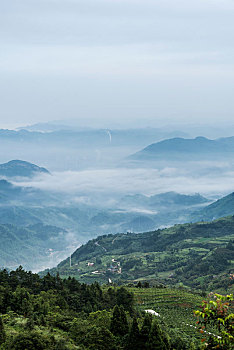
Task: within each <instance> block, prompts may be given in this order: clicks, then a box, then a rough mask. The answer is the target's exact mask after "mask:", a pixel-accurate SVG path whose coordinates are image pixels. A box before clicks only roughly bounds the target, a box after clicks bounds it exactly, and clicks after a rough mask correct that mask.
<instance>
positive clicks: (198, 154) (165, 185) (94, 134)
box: [0, 124, 234, 270]
mask: <svg viewBox="0 0 234 350" xmlns="http://www.w3.org/2000/svg"><path fill="white" fill-rule="evenodd" d="M40 128H41V130H39V129H40ZM28 129H29V130H24V129H23V130H19V131H14V130H1V131H0V141H1V144H2V147H3V153H2V155H1V159H2V161H3V162H4V161H5V163H3V164H0V178H1V179H0V224H1V225H13V226H14V227H13V226H12V235H9V240H7V241H6V242H5V241H4V240H5V238H4V237H5V236H4V235H3V238H2V242H5V243H4V249H5V250H6V249H9V250H11V246H12V247H13V246H14V254H13V256H12V257H11V260H9V261H8V260H7V258H6V255H2V256H3V257H4V258H2V260H1V261H0V265H2V266H9V267H12V266H17V264H19V262H20V261H22V264H23V265H25V266H27V268H32V269H34V270H39V269H42V268H45V267H53V266H55V265H56V264H57V263H58V262H59V261H61V259H63V258H64V257H65V256H68V255H69V254H70V253H72V252H73V251H74V250H75V249H76V248H77V247H79V246H80V245H81V244H84V243H85V242H87V241H88V240H89V239H92V238H93V237H97V236H98V235H102V234H110V233H112V234H115V233H118V232H124V233H126V232H145V231H151V230H155V229H158V228H163V227H168V226H172V225H174V224H181V223H185V222H196V221H198V220H213V219H216V218H220V217H222V216H226V215H232V214H233V207H234V205H233V201H232V196H229V197H224V198H223V199H220V198H221V197H223V196H225V195H226V194H228V193H230V192H232V191H233V188H234V180H233V179H234V177H233V174H234V164H233V163H232V157H233V155H234V154H233V153H234V141H233V140H234V139H233V138H232V137H230V138H222V139H217V140H209V139H207V138H204V137H196V138H195V139H189V138H184V137H187V136H188V135H185V134H184V133H183V132H180V131H168V132H165V130H164V131H162V130H160V129H127V130H109V129H108V130H107V129H103V130H95V129H87V128H84V129H79V130H78V129H75V128H74V129H72V128H70V127H67V128H65V127H64V130H61V129H59V127H57V126H55V127H50V126H48V125H47V124H45V125H39V126H33V127H32V128H30V127H29V128H28ZM31 130H33V131H31ZM175 136H176V137H175ZM168 137H171V138H168ZM160 139H161V141H159V142H156V141H157V140H160ZM4 149H5V151H4ZM13 154H14V156H12V158H10V155H13ZM19 155H24V157H21V158H20V157H19ZM17 158H18V160H12V159H17ZM31 159H33V163H31V162H30V160H31ZM36 164H38V165H36ZM136 164H137V165H136ZM47 165H51V167H50V166H47ZM224 179H225V181H224ZM217 199H219V202H217V203H216V200H217ZM213 202H214V203H213ZM211 203H213V204H211ZM35 225H36V226H35ZM38 225H39V226H38ZM39 227H40V228H41V229H40V230H41V231H40V230H39V231H38V228H39ZM36 228H37V229H36ZM43 228H45V229H43ZM4 230H5V231H4ZM7 230H8V226H6V227H5V226H4V227H3V228H2V232H8V231H7ZM22 230H26V231H25V232H27V235H28V236H27V242H26V241H24V239H23V240H22V237H24V236H21V237H20V236H19V240H17V239H15V237H16V236H17V234H19V235H20V232H24V231H22ZM43 230H44V231H45V232H46V233H45V235H44V238H43V242H42V241H40V232H42V231H43ZM50 230H51V234H52V237H53V239H52V238H51V235H50ZM38 232H39V233H38ZM53 232H54V233H53ZM13 233H14V234H13ZM56 234H58V237H57V238H56ZM38 235H39V236H38ZM10 237H11V238H10ZM13 237H14V238H13ZM30 237H31V238H30ZM0 240H1V236H0ZM37 245H38V246H40V249H38V250H37V249H35V247H36V246H37ZM7 247H8V248H7ZM27 247H30V249H31V253H30V254H31V255H30V254H29V255H30V256H32V255H33V254H34V256H35V259H34V260H31V258H28V257H27V256H28V255H27V249H28V248H27ZM17 252H18V253H17ZM23 257H24V258H23Z"/></svg>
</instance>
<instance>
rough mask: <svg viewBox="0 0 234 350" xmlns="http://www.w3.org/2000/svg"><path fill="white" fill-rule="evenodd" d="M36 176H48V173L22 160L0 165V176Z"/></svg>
mask: <svg viewBox="0 0 234 350" xmlns="http://www.w3.org/2000/svg"><path fill="white" fill-rule="evenodd" d="M38 174H49V171H48V170H47V169H45V168H42V167H39V166H37V165H35V164H32V163H29V162H25V161H23V160H11V161H9V162H8V163H4V164H0V176H5V177H17V176H20V177H33V176H35V175H38Z"/></svg>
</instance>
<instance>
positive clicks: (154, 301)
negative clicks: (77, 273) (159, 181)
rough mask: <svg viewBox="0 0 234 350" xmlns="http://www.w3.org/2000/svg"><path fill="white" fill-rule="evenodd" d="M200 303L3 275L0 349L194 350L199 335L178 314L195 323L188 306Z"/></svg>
mask: <svg viewBox="0 0 234 350" xmlns="http://www.w3.org/2000/svg"><path fill="white" fill-rule="evenodd" d="M169 296H171V298H172V299H171V300H172V301H173V302H172V303H170V300H169ZM188 301H189V302H190V307H188V306H186V307H185V304H186V305H187V304H188ZM144 303H145V304H144ZM199 303H201V297H199V296H194V295H192V294H191V293H187V292H185V291H181V290H180V291H178V290H173V289H166V288H132V287H110V286H107V285H105V286H103V287H100V285H99V284H97V283H94V284H92V285H87V284H81V283H79V282H78V281H77V280H76V279H74V278H71V277H69V278H68V279H64V280H62V279H61V278H60V277H59V276H58V275H57V276H55V277H53V276H51V275H49V274H47V275H46V276H45V277H43V278H40V277H39V275H38V274H33V273H31V272H25V271H24V270H23V269H22V267H19V268H18V269H17V270H16V271H11V272H10V273H8V272H7V271H6V270H2V271H0V349H4V350H7V349H9V350H13V349H15V350H20V349H22V350H26V349H28V350H29V349H30V350H34V349H35V350H38V349H39V350H40V349H52V350H58V349H60V350H69V349H79V350H104V349H105V350H134V349H142V350H151V349H152V350H153V349H165V350H173V349H174V350H177V349H178V350H179V349H185V350H186V349H192V348H195V349H198V348H199V344H200V340H199V337H200V334H199V333H198V332H197V331H196V329H195V328H192V327H191V328H190V327H187V328H188V329H187V328H186V327H184V329H183V327H181V322H182V313H181V312H180V310H183V317H184V316H185V318H183V322H184V321H185V322H187V320H188V317H190V319H189V321H190V320H191V322H192V323H191V324H194V322H195V321H196V318H195V317H193V318H191V317H192V314H193V311H192V307H194V308H196V307H197V306H198V305H199ZM167 304H169V305H167ZM151 305H152V307H155V308H158V306H159V305H160V313H161V314H160V317H159V316H158V317H157V316H154V315H151V314H150V313H149V312H148V313H146V312H145V310H146V309H147V308H148V307H149V306H151ZM173 308H174V309H176V310H177V313H178V317H174V315H175V314H173V313H171V311H172V309H173ZM157 310H158V309H157ZM170 315H171V316H170ZM170 317H171V321H170ZM186 317H187V318H186ZM191 330H192V331H193V333H191Z"/></svg>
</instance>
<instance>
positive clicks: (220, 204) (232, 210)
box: [192, 192, 234, 221]
mask: <svg viewBox="0 0 234 350" xmlns="http://www.w3.org/2000/svg"><path fill="white" fill-rule="evenodd" d="M233 214H234V192H232V193H230V194H229V195H227V196H225V197H222V198H220V199H219V200H217V201H216V202H214V203H212V204H210V205H208V206H207V207H205V208H203V209H201V210H199V211H197V212H194V213H193V215H192V219H193V220H196V221H197V220H206V221H210V220H215V219H218V218H220V217H223V216H228V215H233Z"/></svg>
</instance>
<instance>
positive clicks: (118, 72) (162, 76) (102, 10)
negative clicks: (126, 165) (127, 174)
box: [0, 0, 234, 128]
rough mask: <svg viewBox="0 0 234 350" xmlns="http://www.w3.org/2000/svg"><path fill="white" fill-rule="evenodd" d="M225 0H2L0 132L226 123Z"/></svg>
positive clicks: (229, 53)
mask: <svg viewBox="0 0 234 350" xmlns="http://www.w3.org/2000/svg"><path fill="white" fill-rule="evenodd" d="M233 18H234V1H233V0H190V1H186V0H184V1H182V0H177V1H175V0H144V1H142V0H66V1H64V0H63V1H62V0H11V1H7V0H3V1H1V2H0V77H1V79H0V106H1V109H0V128H1V127H15V126H20V125H24V124H34V123H38V122H47V121H54V120H62V121H65V122H69V121H75V122H76V123H77V124H78V125H80V126H95V127H96V126H100V127H103V126H105V127H124V126H126V127H129V126H134V127H136V126H137V127H140V126H157V125H158V124H160V123H163V122H173V123H184V122H186V123H188V122H191V123H204V121H205V122H206V123H210V124H212V125H213V124H214V123H221V122H222V123H223V122H225V121H226V122H231V121H232V120H234V118H233V117H234V113H233V91H234V46H233V43H234V21H233Z"/></svg>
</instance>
